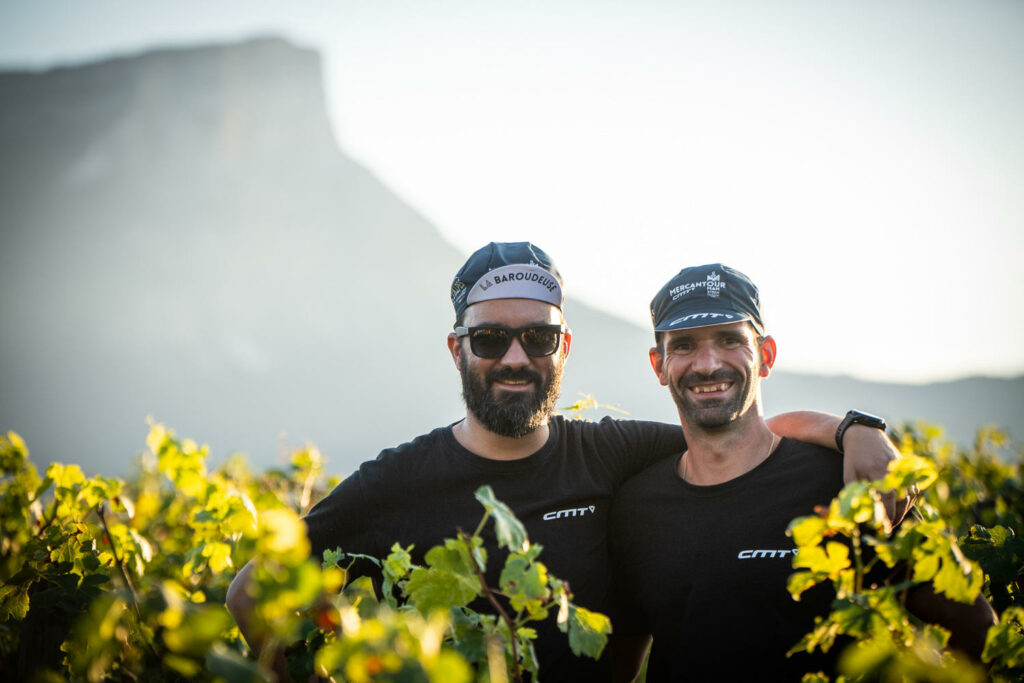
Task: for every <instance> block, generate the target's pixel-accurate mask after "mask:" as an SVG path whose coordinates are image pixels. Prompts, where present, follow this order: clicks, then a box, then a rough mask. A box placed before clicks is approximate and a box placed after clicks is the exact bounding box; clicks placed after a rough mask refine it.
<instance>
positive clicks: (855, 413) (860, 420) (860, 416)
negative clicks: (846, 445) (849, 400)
mask: <svg viewBox="0 0 1024 683" xmlns="http://www.w3.org/2000/svg"><path fill="white" fill-rule="evenodd" d="M846 419H847V420H848V421H849V422H850V424H859V425H865V426H867V427H875V428H876V429H885V420H883V419H882V418H880V417H878V416H877V415H872V414H871V413H862V412H860V411H859V410H851V411H850V412H849V413H847V414H846Z"/></svg>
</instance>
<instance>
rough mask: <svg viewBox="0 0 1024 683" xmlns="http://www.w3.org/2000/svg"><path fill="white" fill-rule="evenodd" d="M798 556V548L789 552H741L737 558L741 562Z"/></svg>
mask: <svg viewBox="0 0 1024 683" xmlns="http://www.w3.org/2000/svg"><path fill="white" fill-rule="evenodd" d="M791 555H796V548H790V549H789V550H741V551H740V552H739V554H738V555H737V556H736V557H737V559H740V560H760V559H763V558H766V557H790V556H791Z"/></svg>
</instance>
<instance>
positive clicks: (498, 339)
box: [455, 325, 566, 358]
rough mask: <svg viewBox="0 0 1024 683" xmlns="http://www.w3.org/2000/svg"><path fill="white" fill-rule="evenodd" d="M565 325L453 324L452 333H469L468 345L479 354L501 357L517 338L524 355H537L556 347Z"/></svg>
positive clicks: (541, 355)
mask: <svg viewBox="0 0 1024 683" xmlns="http://www.w3.org/2000/svg"><path fill="white" fill-rule="evenodd" d="M565 331H566V328H565V325H529V326H527V327H500V326H497V325H481V326H479V327H456V328H455V335H456V336H458V337H469V348H471V349H472V350H473V354H474V355H475V356H478V357H479V358H501V357H502V356H504V355H505V353H506V352H508V348H509V347H510V346H512V340H513V339H518V340H519V344H520V345H521V346H522V347H523V351H525V352H526V355H527V356H532V357H534V358H541V357H543V356H550V355H551V354H553V353H554V352H555V351H557V350H558V344H559V342H560V341H561V337H562V333H563V332H565Z"/></svg>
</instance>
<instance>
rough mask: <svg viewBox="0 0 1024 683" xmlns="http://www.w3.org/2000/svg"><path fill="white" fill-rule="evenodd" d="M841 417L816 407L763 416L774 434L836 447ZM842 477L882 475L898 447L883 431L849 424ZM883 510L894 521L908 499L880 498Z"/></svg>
mask: <svg viewBox="0 0 1024 683" xmlns="http://www.w3.org/2000/svg"><path fill="white" fill-rule="evenodd" d="M842 421H843V418H841V417H839V416H838V415H832V414H831V413H823V412H819V411H816V410H798V411H793V412H790V413H782V414H781V415H776V416H775V417H772V418H770V419H768V420H767V423H768V426H769V428H771V430H772V431H773V432H775V433H776V434H779V435H781V436H786V437H789V438H791V439H798V440H800V441H806V442H808V443H813V444H815V445H818V446H822V447H824V448H828V449H830V450H833V451H836V450H837V448H836V430H837V429H838V428H839V425H840V423H841V422H842ZM843 452H844V455H843V481H844V482H846V483H847V484H849V483H851V482H854V481H872V480H876V479H881V478H882V477H884V476H885V473H886V471H887V470H888V468H889V463H890V462H892V461H893V460H895V459H897V458H898V457H900V452H899V449H897V448H896V445H895V444H894V443H893V442H892V441H891V440H890V439H889V437H888V436H886V434H885V431H883V430H881V429H875V428H874V427H867V426H865V425H860V424H854V425H851V426H850V427H849V428H847V429H846V431H845V432H844V433H843ZM884 502H885V507H886V511H887V512H888V513H889V519H890V521H892V523H893V524H897V523H898V522H899V521H900V520H901V519H903V517H904V516H905V515H906V514H907V511H908V510H909V509H910V499H909V497H908V498H902V499H900V500H896V498H895V496H893V495H887V496H886V497H885V498H884Z"/></svg>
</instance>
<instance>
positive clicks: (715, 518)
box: [611, 263, 992, 683]
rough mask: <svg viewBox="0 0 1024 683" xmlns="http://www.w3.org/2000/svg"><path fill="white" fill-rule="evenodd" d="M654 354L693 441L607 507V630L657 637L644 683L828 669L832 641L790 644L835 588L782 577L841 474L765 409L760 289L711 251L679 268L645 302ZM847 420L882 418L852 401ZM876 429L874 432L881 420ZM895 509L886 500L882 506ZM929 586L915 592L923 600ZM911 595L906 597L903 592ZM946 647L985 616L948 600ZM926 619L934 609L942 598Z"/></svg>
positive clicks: (987, 618)
mask: <svg viewBox="0 0 1024 683" xmlns="http://www.w3.org/2000/svg"><path fill="white" fill-rule="evenodd" d="M651 318H652V320H653V322H654V330H655V339H656V346H655V347H654V348H652V349H650V351H649V355H650V361H651V366H652V368H653V369H654V372H655V374H656V375H657V377H658V380H659V381H660V382H661V384H663V385H665V386H667V387H668V389H669V393H670V394H671V395H672V398H673V400H674V401H675V404H676V408H677V410H678V413H679V420H680V422H681V424H682V428H683V433H684V435H685V438H686V444H687V448H686V450H681V451H680V452H679V453H677V454H674V455H673V456H671V457H668V458H665V459H663V460H661V461H660V462H658V463H655V464H654V465H652V466H651V467H649V468H648V469H646V470H645V471H644V472H642V473H641V474H639V475H637V476H636V477H634V478H633V479H631V480H630V481H628V482H627V483H626V484H625V485H623V487H622V489H621V490H620V492H619V495H618V497H617V498H616V500H615V505H614V509H613V512H612V516H611V532H612V547H613V555H614V565H615V568H616V571H617V573H618V574H617V581H616V584H617V585H619V586H622V587H625V588H624V592H626V593H627V594H628V596H629V597H630V598H631V600H630V601H628V604H629V605H630V607H631V609H630V611H629V612H628V613H627V614H626V615H625V616H627V617H630V619H628V620H620V621H619V622H617V624H616V625H617V627H618V628H619V630H620V633H621V632H627V633H629V634H631V635H637V634H652V635H653V638H654V640H653V646H652V649H651V653H650V660H649V664H648V670H647V681H648V682H649V683H659V682H662V681H748V680H757V681H798V680H800V678H801V676H802V674H804V673H806V672H808V671H817V670H824V671H826V672H831V671H832V669H833V668H834V664H835V662H834V657H835V654H836V653H835V649H833V651H832V652H830V653H828V654H824V655H822V654H821V653H815V655H813V656H812V655H807V654H806V653H798V654H796V655H794V656H793V657H791V658H787V657H786V656H785V654H786V652H787V651H788V650H789V648H790V647H792V646H793V645H794V644H796V642H797V641H798V640H799V639H800V637H801V636H803V635H804V634H805V633H807V632H808V631H810V630H811V628H812V626H813V622H814V617H815V616H816V615H824V614H825V613H827V612H828V608H829V606H830V604H831V601H832V599H833V597H834V594H833V593H831V592H830V591H829V590H828V589H827V588H826V587H825V586H818V587H815V588H814V589H812V590H810V591H807V592H806V593H804V595H803V596H802V597H801V600H800V602H795V601H794V600H793V599H792V598H791V597H790V594H789V592H788V591H787V590H786V581H787V578H788V576H789V575H790V574H791V573H792V571H793V568H792V558H793V554H794V553H795V550H794V547H793V542H792V539H790V538H788V537H787V536H786V528H787V526H788V525H789V522H790V521H791V520H792V519H794V518H795V517H798V516H801V515H807V514H812V513H813V512H814V508H815V506H817V505H827V504H828V503H829V502H830V501H831V500H832V498H833V497H834V496H835V495H836V494H837V493H838V492H839V490H840V489H841V488H842V487H843V484H844V473H843V464H842V462H841V461H840V460H839V459H838V458H835V457H830V455H831V453H830V452H829V451H828V450H826V449H823V448H821V447H820V446H817V445H813V444H810V443H805V442H803V441H799V440H797V439H795V438H785V437H788V436H792V435H781V434H778V433H777V430H774V429H773V428H772V427H773V425H769V424H768V423H767V422H766V421H765V419H764V414H763V411H762V408H761V381H762V380H763V379H765V378H767V377H768V376H769V374H770V373H771V370H772V366H773V365H774V364H775V357H776V344H775V340H774V339H772V338H771V337H770V336H767V335H766V334H765V329H764V322H763V320H762V316H761V305H760V299H759V295H758V291H757V287H755V286H754V284H753V283H752V282H751V281H750V280H749V279H748V278H747V277H746V276H745V275H744V274H743V273H740V272H739V271H736V270H733V269H732V268H729V267H728V266H724V265H722V264H720V263H717V264H711V265H705V266H697V267H693V268H685V269H683V270H682V271H680V272H679V274H678V275H676V276H675V277H674V278H672V280H670V281H669V282H668V283H667V284H666V285H665V286H664V287H663V288H662V289H661V291H659V292H658V294H657V295H656V296H655V297H654V300H653V301H652V302H651ZM852 424H858V425H862V426H861V427H859V429H865V428H871V427H877V428H878V429H879V430H882V429H884V427H885V424H884V422H882V421H881V420H880V419H879V418H875V417H873V416H870V415H866V414H863V413H857V412H856V411H851V412H850V413H849V414H848V415H847V418H846V419H844V420H843V422H842V423H841V424H840V426H839V428H838V431H837V433H836V440H837V442H839V443H840V444H841V443H842V441H843V437H844V432H845V431H846V430H847V429H848V428H849V427H850V425H852ZM877 433H879V434H881V433H882V432H881V431H878V432H877ZM891 515H892V512H890V516H891ZM925 593H930V591H922V590H921V589H918V590H917V591H912V592H911V593H910V595H909V598H910V599H912V601H913V602H914V603H915V604H917V605H918V606H920V607H921V608H922V609H919V613H921V612H925V608H924V607H925V606H924V605H923V604H922V603H924V602H927V603H929V604H930V605H932V606H937V604H938V602H941V600H940V599H938V598H937V596H928V595H924V594H925ZM908 604H910V603H908ZM946 608H952V609H954V610H955V611H956V614H953V613H947V614H946V615H945V616H943V617H940V618H941V619H944V622H945V623H943V625H944V626H947V628H950V629H951V630H952V631H953V640H952V641H951V642H953V643H954V644H955V643H957V642H959V643H962V646H964V647H966V648H967V649H969V650H971V649H973V650H974V654H975V656H977V654H978V653H979V652H980V648H979V647H978V642H979V641H978V638H977V635H978V634H979V633H980V634H981V642H983V640H984V629H985V628H986V627H987V625H989V624H991V623H992V621H991V618H992V613H991V609H990V608H989V607H988V605H987V603H985V602H984V599H980V600H979V601H978V602H977V603H976V604H975V605H973V606H960V607H957V606H955V605H949V604H946V605H943V606H942V609H946ZM927 609H928V610H929V611H928V612H927V613H926V614H925V615H924V616H929V617H934V616H939V615H938V612H937V611H932V608H930V607H929V608H927Z"/></svg>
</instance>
